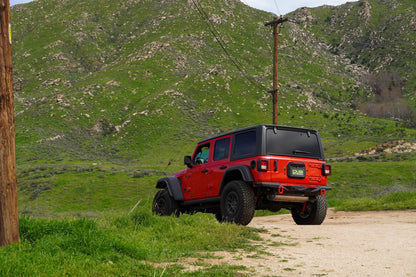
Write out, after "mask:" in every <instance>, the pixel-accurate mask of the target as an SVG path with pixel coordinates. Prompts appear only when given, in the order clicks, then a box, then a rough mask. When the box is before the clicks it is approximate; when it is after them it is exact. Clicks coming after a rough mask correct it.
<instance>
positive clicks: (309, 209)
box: [297, 203, 312, 219]
mask: <svg viewBox="0 0 416 277" xmlns="http://www.w3.org/2000/svg"><path fill="white" fill-rule="evenodd" d="M297 211H298V215H299V217H300V218H303V219H307V218H309V216H310V215H311V212H312V204H310V203H308V204H307V205H306V207H305V210H304V211H303V213H302V209H300V210H297Z"/></svg>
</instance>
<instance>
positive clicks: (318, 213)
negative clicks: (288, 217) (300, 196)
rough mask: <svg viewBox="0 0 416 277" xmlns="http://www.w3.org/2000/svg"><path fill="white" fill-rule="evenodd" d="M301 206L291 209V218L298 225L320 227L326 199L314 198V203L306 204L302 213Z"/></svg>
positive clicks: (324, 215)
mask: <svg viewBox="0 0 416 277" xmlns="http://www.w3.org/2000/svg"><path fill="white" fill-rule="evenodd" d="M302 210H303V205H299V206H297V207H295V208H293V209H292V218H293V220H294V221H295V222H296V224H298V225H320V224H321V223H322V222H324V219H325V217H326V210H327V204H326V198H325V197H322V196H320V195H318V196H316V198H315V201H314V202H308V203H307V204H306V207H305V209H304V211H303V213H302Z"/></svg>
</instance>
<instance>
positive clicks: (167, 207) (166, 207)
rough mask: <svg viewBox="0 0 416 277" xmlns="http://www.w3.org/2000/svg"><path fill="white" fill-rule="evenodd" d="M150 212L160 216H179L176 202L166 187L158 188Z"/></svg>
mask: <svg viewBox="0 0 416 277" xmlns="http://www.w3.org/2000/svg"><path fill="white" fill-rule="evenodd" d="M152 212H153V213H155V214H157V215H162V216H164V215H167V216H169V215H172V214H175V215H176V216H179V209H178V203H177V202H176V201H175V199H173V197H172V196H170V195H169V192H168V191H167V190H166V189H162V190H159V191H158V192H157V193H156V195H155V197H154V198H153V207H152Z"/></svg>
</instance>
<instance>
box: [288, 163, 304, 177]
mask: <svg viewBox="0 0 416 277" xmlns="http://www.w3.org/2000/svg"><path fill="white" fill-rule="evenodd" d="M287 176H288V177H289V178H294V179H304V178H305V177H306V168H305V164H304V163H295V162H290V163H288V164H287Z"/></svg>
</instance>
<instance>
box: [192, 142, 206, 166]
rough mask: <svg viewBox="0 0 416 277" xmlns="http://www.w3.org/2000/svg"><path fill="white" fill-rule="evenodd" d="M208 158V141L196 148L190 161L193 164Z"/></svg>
mask: <svg viewBox="0 0 416 277" xmlns="http://www.w3.org/2000/svg"><path fill="white" fill-rule="evenodd" d="M208 158H209V143H207V144H203V145H200V146H199V147H198V148H197V150H196V152H195V156H194V159H193V161H192V163H193V164H195V165H197V164H204V163H207V162H208Z"/></svg>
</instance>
